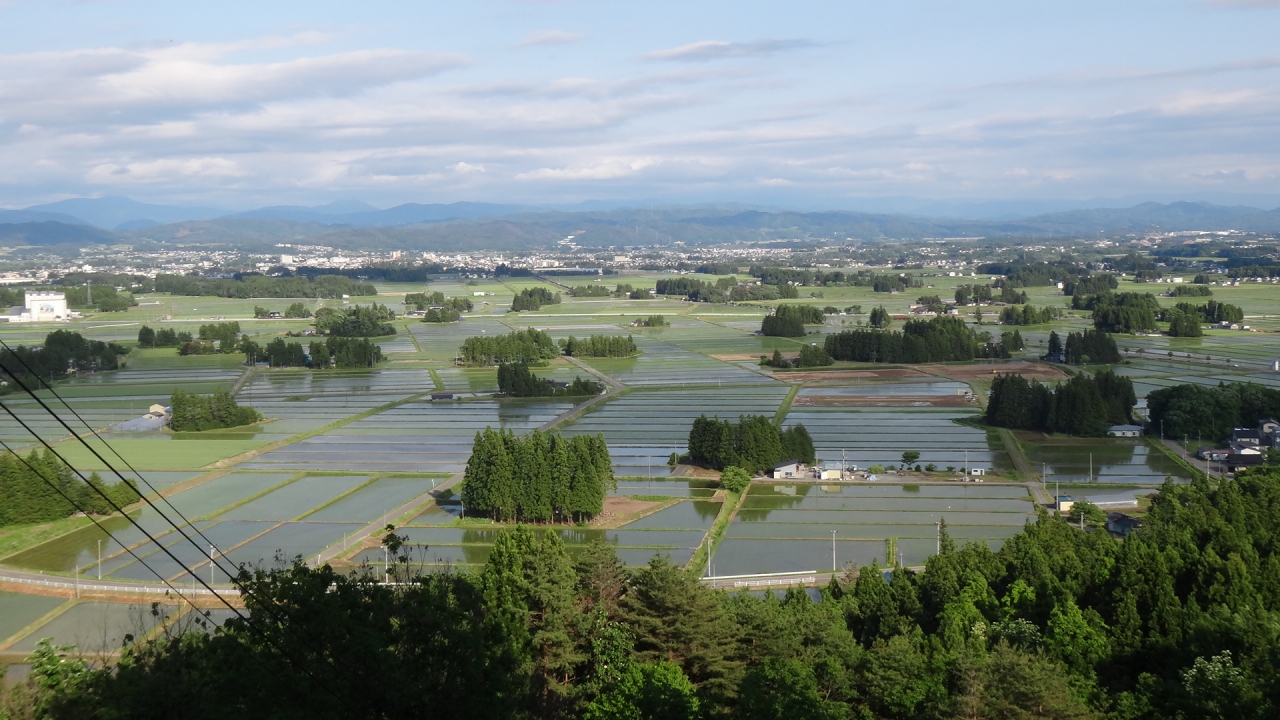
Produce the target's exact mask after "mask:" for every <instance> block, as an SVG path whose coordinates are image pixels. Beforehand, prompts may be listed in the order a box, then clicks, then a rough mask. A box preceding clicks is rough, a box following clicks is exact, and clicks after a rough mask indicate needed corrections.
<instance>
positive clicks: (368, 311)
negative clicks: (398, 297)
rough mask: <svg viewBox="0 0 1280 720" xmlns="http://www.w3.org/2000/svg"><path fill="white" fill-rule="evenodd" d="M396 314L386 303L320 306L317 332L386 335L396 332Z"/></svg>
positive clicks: (323, 333)
mask: <svg viewBox="0 0 1280 720" xmlns="http://www.w3.org/2000/svg"><path fill="white" fill-rule="evenodd" d="M395 318H396V314H395V313H394V312H393V311H392V310H391V309H390V308H388V307H387V306H386V305H379V304H378V303H374V304H372V305H368V306H365V305H358V306H356V307H351V308H342V309H339V308H328V307H325V308H320V309H319V310H317V311H316V322H315V325H316V332H318V333H320V334H321V335H336V336H338V337H386V336H388V335H395V334H396V327H395V325H392V324H391V321H392V320H395Z"/></svg>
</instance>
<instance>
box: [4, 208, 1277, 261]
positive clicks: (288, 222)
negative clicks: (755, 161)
mask: <svg viewBox="0 0 1280 720" xmlns="http://www.w3.org/2000/svg"><path fill="white" fill-rule="evenodd" d="M464 206H465V207H464ZM14 217H15V218H22V219H23V220H24V224H23V225H21V226H18V225H17V224H14V225H0V242H4V243H7V244H9V245H13V244H15V243H17V244H26V245H42V244H43V245H48V244H59V243H62V244H65V243H71V242H76V241H80V242H82V244H94V243H104V242H110V241H116V242H127V243H130V244H135V243H146V242H171V241H177V240H181V241H182V242H183V243H185V244H192V243H210V244H223V243H230V244H237V245H243V246H255V247H256V246H259V245H261V246H264V247H265V246H270V245H272V244H273V243H276V242H280V241H281V240H283V239H289V238H303V237H305V238H308V239H309V240H310V241H314V242H315V243H316V244H321V245H330V246H335V247H344V248H350V249H360V248H382V249H407V250H408V249H426V248H431V249H435V250H475V249H492V250H521V249H532V248H539V247H550V246H553V245H554V244H555V243H557V242H558V241H560V240H562V239H563V238H565V237H566V236H568V235H575V241H576V242H577V243H578V244H580V245H584V246H588V247H605V246H610V245H650V244H656V245H663V244H669V243H674V242H684V243H687V244H691V245H706V244H715V243H724V242H739V241H748V242H750V241H766V240H779V239H787V240H795V239H799V240H806V239H807V240H813V241H821V242H844V241H845V239H846V238H852V239H855V240H876V239H880V238H901V239H919V238H925V237H1035V236H1044V237H1049V236H1059V237H1064V236H1065V237H1071V236H1081V235H1088V236H1094V235H1096V234H1097V233H1098V232H1099V231H1102V232H1130V231H1142V230H1150V229H1156V228H1159V229H1160V230H1162V231H1169V230H1226V229H1236V230H1250V231H1255V232H1275V231H1280V209H1277V210H1263V209H1259V208H1251V207H1243V206H1233V207H1226V206H1219V205H1212V204H1209V203H1189V202H1178V203H1170V204H1167V205H1162V204H1159V203H1143V204H1141V205H1136V206H1133V207H1129V208H1098V209H1090V210H1072V211H1069V212H1062V213H1051V214H1045V215H1034V216H1030V217H1025V218H1021V219H1018V220H972V219H947V218H934V217H922V216H916V215H903V214H877V213H866V212H847V211H830V212H796V211H767V210H762V209H753V208H744V207H742V206H663V207H637V208H623V209H615V210H601V211H586V212H563V211H549V210H538V209H534V208H523V207H519V206H514V205H484V204H481V203H473V204H465V203H455V204H454V205H444V206H429V205H405V206H399V207H397V208H391V209H389V210H382V211H365V212H356V213H329V212H315V211H307V209H306V208H264V209H262V210H261V211H250V212H246V213H238V214H235V215H229V216H225V217H221V218H212V219H211V218H208V217H207V216H203V215H202V216H201V217H198V218H192V219H191V220H185V221H181V222H169V223H167V224H161V225H149V226H145V227H142V226H138V227H133V226H121V227H119V228H117V232H107V231H106V230H101V231H99V230H97V229H96V228H89V227H87V226H76V225H74V224H72V225H68V224H66V223H64V222H57V221H52V219H51V218H52V217H53V216H52V215H51V214H44V215H40V219H50V221H49V222H29V220H30V219H31V218H33V217H34V215H32V214H31V213H27V214H24V215H15V216H14ZM68 220H74V218H68ZM3 222H5V221H4V220H3V218H2V217H0V223H3ZM126 227H131V228H132V229H126ZM3 228H9V230H7V231H5V230H3ZM77 228H78V229H77ZM4 238H8V239H7V240H5V239H4ZM77 239H78V240H77Z"/></svg>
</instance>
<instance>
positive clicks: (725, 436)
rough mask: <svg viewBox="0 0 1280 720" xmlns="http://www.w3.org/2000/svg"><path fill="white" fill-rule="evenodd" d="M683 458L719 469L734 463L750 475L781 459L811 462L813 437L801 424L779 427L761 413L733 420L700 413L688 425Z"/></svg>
mask: <svg viewBox="0 0 1280 720" xmlns="http://www.w3.org/2000/svg"><path fill="white" fill-rule="evenodd" d="M687 460H688V461H689V462H690V463H692V464H694V465H700V466H702V467H707V468H712V469H713V470H723V469H725V468H726V467H730V466H734V467H740V468H742V469H743V470H746V471H747V472H748V473H751V474H754V473H758V472H764V471H766V470H769V469H770V468H772V467H773V466H774V465H776V464H778V463H780V462H783V461H785V460H799V461H800V462H803V463H812V462H814V460H815V458H814V450H813V439H812V438H810V437H809V431H808V430H806V429H805V427H804V425H802V424H799V423H797V424H796V425H794V426H792V427H790V428H787V429H786V430H779V429H778V427H777V426H776V425H774V424H773V422H772V421H771V420H770V419H769V418H767V417H764V416H763V415H743V416H741V417H739V418H738V421H737V422H734V421H732V420H719V419H717V418H709V417H707V416H706V415H700V416H699V417H698V419H697V420H694V421H693V426H692V427H691V428H689V453H688V457H687Z"/></svg>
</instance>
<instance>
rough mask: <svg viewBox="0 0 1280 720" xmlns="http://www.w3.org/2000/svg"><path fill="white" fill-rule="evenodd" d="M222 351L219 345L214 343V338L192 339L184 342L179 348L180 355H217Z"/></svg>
mask: <svg viewBox="0 0 1280 720" xmlns="http://www.w3.org/2000/svg"><path fill="white" fill-rule="evenodd" d="M219 352H220V351H219V350H218V346H217V345H214V344H213V341H212V340H191V341H189V342H185V343H183V344H182V347H180V348H178V354H179V355H183V356H186V355H216V354H218V353H219Z"/></svg>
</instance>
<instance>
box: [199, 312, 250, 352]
mask: <svg viewBox="0 0 1280 720" xmlns="http://www.w3.org/2000/svg"><path fill="white" fill-rule="evenodd" d="M196 337H198V338H199V339H200V340H202V341H204V342H207V343H214V342H216V343H218V349H219V350H221V351H222V352H224V353H227V354H231V353H233V352H235V351H236V350H238V349H239V338H240V323H238V322H235V321H234V320H233V321H231V322H221V323H208V324H206V325H201V326H200V330H199V333H198V334H197V335H196Z"/></svg>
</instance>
